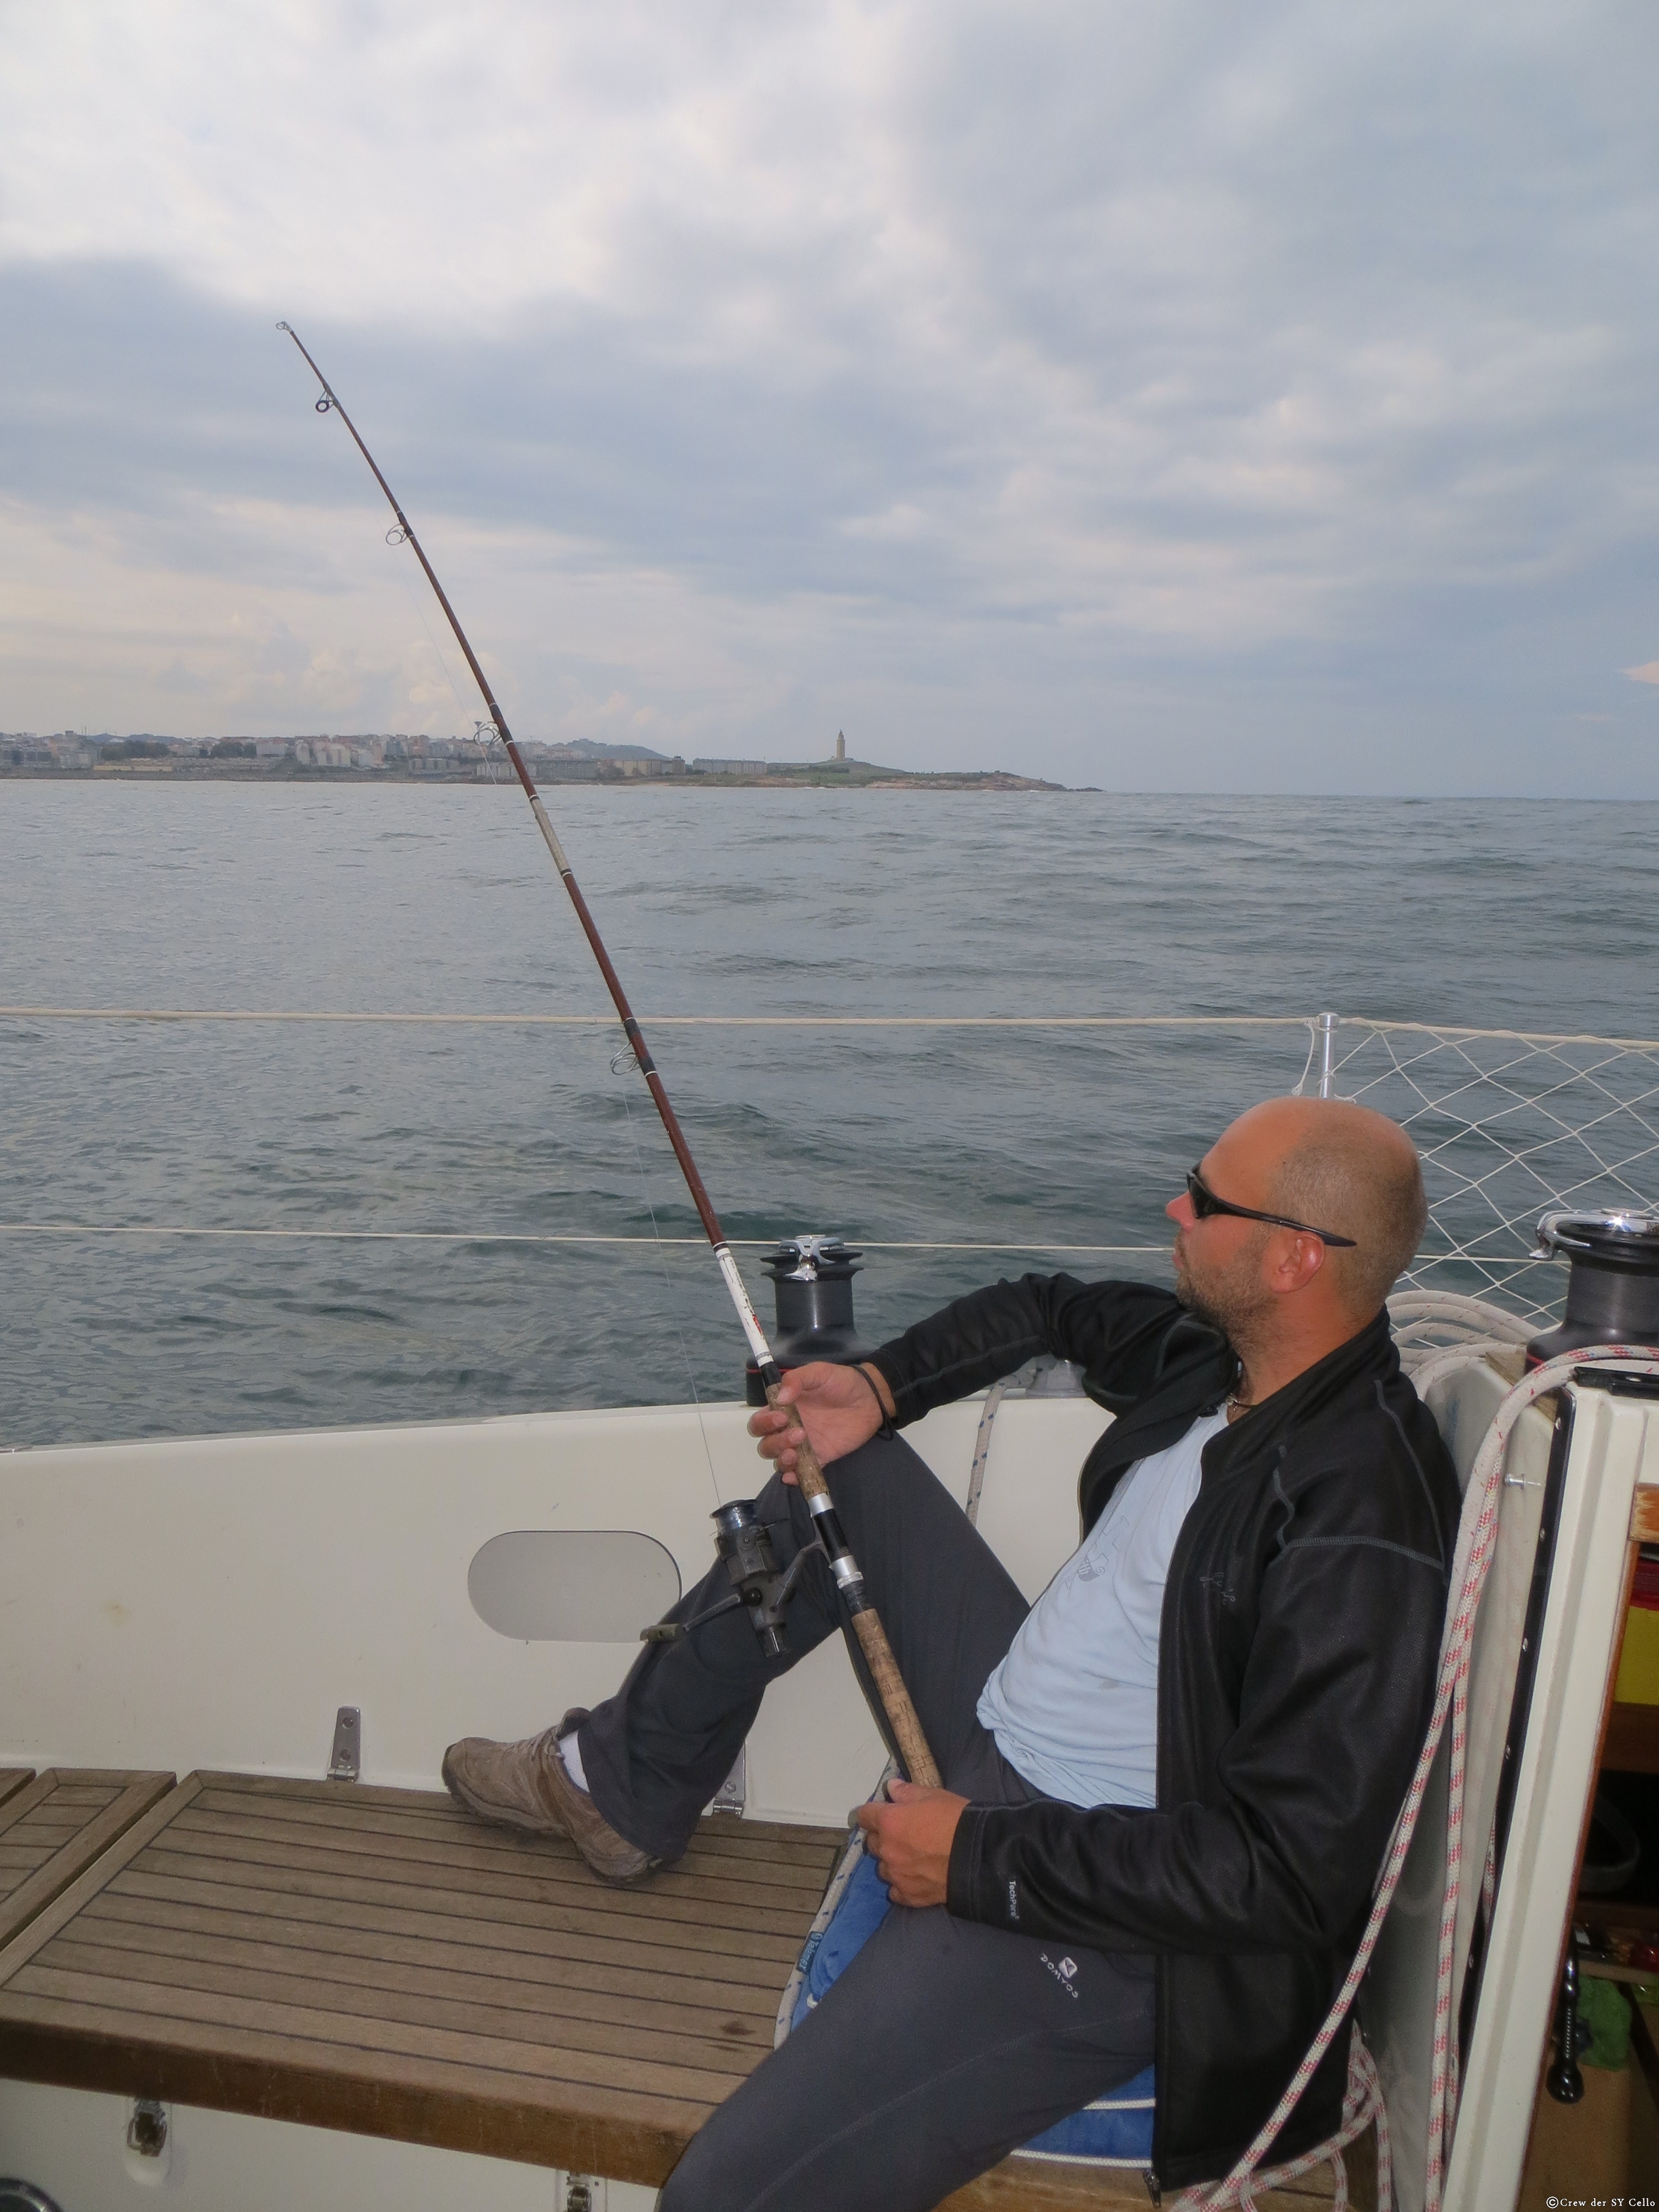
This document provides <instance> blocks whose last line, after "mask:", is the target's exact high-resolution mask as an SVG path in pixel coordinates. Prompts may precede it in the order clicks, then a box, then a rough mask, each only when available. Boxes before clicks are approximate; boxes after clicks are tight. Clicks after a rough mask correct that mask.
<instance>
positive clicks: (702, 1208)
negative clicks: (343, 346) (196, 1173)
mask: <svg viewBox="0 0 1659 2212" xmlns="http://www.w3.org/2000/svg"><path fill="white" fill-rule="evenodd" d="M276 327H277V329H278V330H279V331H287V332H288V335H289V337H291V338H292V339H293V341H294V343H295V345H296V346H298V347H299V349H300V351H301V354H303V355H304V356H305V360H306V363H307V367H308V368H310V370H311V373H312V374H313V376H314V377H315V378H316V380H317V381H318V383H319V385H320V386H321V387H322V394H323V396H322V398H320V399H319V401H318V402H317V412H318V413H319V415H326V414H329V413H330V412H333V413H335V414H337V415H338V416H339V418H340V420H341V421H342V422H343V423H344V424H345V426H346V428H347V429H348V430H349V432H350V433H351V438H352V442H353V444H354V445H355V446H356V448H357V451H358V452H359V453H361V454H362V457H363V459H364V460H366V461H367V462H368V465H369V469H370V471H372V473H373V475H374V481H375V483H377V484H379V486H380V489H381V490H382V491H383V492H384V493H385V494H386V504H387V505H388V506H389V507H391V509H392V513H393V514H395V515H396V516H397V518H398V521H397V527H396V528H395V529H394V530H391V531H388V532H387V533H386V535H387V538H388V539H389V540H390V542H391V543H392V544H394V545H398V544H408V545H410V547H412V549H413V550H414V554H415V558H416V560H417V561H418V562H420V564H421V567H422V570H423V571H424V573H425V575H426V580H427V581H428V584H430V585H431V586H432V589H433V591H434V592H435V594H436V595H437V600H438V605H440V606H441V608H442V609H443V611H444V614H445V617H446V618H447V621H448V623H449V627H450V628H451V629H453V631H454V633H455V641H456V643H457V644H458V645H459V647H460V648H461V651H462V653H464V654H465V657H466V665H467V666H468V667H469V668H470V669H471V671H472V675H473V679H474V681H475V682H476V683H477V686H478V689H479V690H480V691H481V692H482V693H483V702H484V704H485V706H486V707H488V708H489V719H490V720H491V721H492V722H494V724H495V731H496V734H497V736H498V737H499V738H501V744H502V746H503V748H504V749H505V750H506V753H507V758H508V760H509V761H511V763H513V773H514V775H516V776H517V777H518V779H519V781H520V784H521V785H522V786H523V787H524V795H525V797H526V799H528V800H529V802H530V811H531V812H532V814H533V815H534V816H535V817H536V827H537V828H538V829H539V830H540V831H541V833H542V838H543V842H544V843H545V845H546V847H547V849H548V851H549V853H550V854H551V855H552V858H553V865H554V866H555V867H556V869H557V870H558V872H559V875H560V878H561V880H562V883H563V884H564V887H565V890H567V891H568V893H569V895H570V903H571V904H572V906H574V908H575V909H576V919H577V921H580V924H581V926H582V933H583V935H584V936H585V937H586V939H587V942H588V944H589V945H590V946H591V948H592V953H593V957H594V958H595V960H597V961H598V963H599V973H600V975H603V976H604V978H605V988H606V990H608V991H609V992H610V994H611V1004H612V1005H613V1006H615V1007H616V1009H617V1018H618V1019H619V1020H620V1021H621V1023H622V1025H623V1035H624V1036H626V1037H627V1039H628V1042H629V1046H630V1047H631V1048H632V1050H633V1054H634V1057H635V1060H636V1061H637V1062H638V1064H639V1070H640V1073H641V1075H643V1076H644V1078H645V1080H646V1083H647V1087H648V1088H649V1090H650V1092H651V1096H652V1098H653V1101H654V1102H655V1104H656V1109H657V1111H658V1113H659V1115H661V1117H662V1125H663V1127H664V1128H665V1130H666V1131H667V1133H668V1141H669V1143H670V1144H671V1146H673V1148H674V1158H676V1159H677V1160H678V1162H679V1165H680V1173H681V1174H682V1175H683V1176H684V1177H685V1185H686V1188H687V1189H688V1190H689V1191H690V1194H691V1202H692V1204H693V1205H694V1206H696V1209H697V1218H698V1219H699V1220H700V1221H701V1222H702V1225H703V1230H704V1233H705V1234H706V1235H707V1237H708V1241H709V1243H711V1244H712V1245H713V1246H714V1259H715V1261H716V1263H717V1264H718V1266H719V1267H720V1273H721V1275H722V1276H723V1277H724V1278H725V1281H726V1289H727V1290H728V1291H730V1293H731V1296H732V1304H733V1305H734V1306H735V1307H736V1308H737V1310H738V1320H739V1321H740V1322H742V1323H743V1333H744V1336H745V1337H747V1339H748V1340H749V1349H750V1352H752V1353H753V1354H754V1357H755V1364H756V1365H757V1368H758V1369H759V1370H760V1376H761V1381H762V1383H763V1384H764V1386H765V1389H766V1396H767V1401H768V1403H769V1404H770V1405H776V1403H777V1399H778V1388H779V1385H780V1383H781V1381H782V1376H781V1375H780V1373H779V1371H778V1364H777V1362H776V1360H775V1359H774V1358H773V1357H772V1347H771V1346H770V1345H769V1344H768V1342H767V1340H766V1333H765V1331H764V1330H763V1328H762V1327H761V1325H760V1322H759V1320H758V1319H757V1316H756V1313H755V1309H754V1306H753V1304H752V1303H751V1302H750V1296H749V1292H748V1291H747V1290H746V1289H745V1288H744V1280H743V1277H742V1276H741V1275H740V1274H739V1273H738V1263H737V1261H735V1260H734V1259H733V1258H732V1248H731V1247H730V1245H729V1244H727V1243H726V1233H725V1231H723V1230H722V1229H721V1227H720V1220H719V1217H718V1216H717V1215H716V1213H715V1212H714V1204H713V1201H712V1200H710V1198H709V1195H708V1190H707V1188H705V1187H704V1184H703V1180H702V1176H701V1175H699V1174H698V1172H697V1166H696V1161H695V1160H694V1159H693V1158H692V1157H691V1149H690V1146H689V1145H688V1144H687V1143H686V1141H685V1133H684V1130H683V1129H682V1128H681V1127H680V1125H679V1120H678V1116H677V1115H676V1114H675V1112H674V1109H673V1107H672V1106H671V1104H670V1103H669V1098H668V1093H667V1091H665V1089H664V1087H663V1080H662V1077H661V1076H660V1075H659V1073H658V1072H657V1064H656V1062H655V1061H654V1060H653V1059H652V1057H651V1054H650V1053H649V1052H648V1051H647V1048H646V1042H645V1038H644V1036H643V1034H642V1033H641V1029H640V1025H639V1024H638V1022H637V1021H636V1020H635V1018H634V1010H633V1008H632V1007H631V1006H629V1003H628V997H627V994H626V993H625V992H624V991H623V987H622V981H621V979H620V977H619V976H618V975H617V971H616V969H614V968H613V967H612V966H611V955H610V954H609V953H608V952H607V951H605V941H604V939H602V938H601V937H600V935H599V927H598V925H597V924H596V922H595V921H594V920H593V917H592V914H590V913H589V911H588V907H587V901H586V899H585V898H584V897H583V896H582V894H581V890H580V885H579V884H577V881H576V878H575V876H574V873H573V872H572V870H571V866H570V863H569V861H568V860H567V859H566V858H565V854H564V848H563V847H562V845H561V844H560V842H559V840H558V837H557V835H556V832H555V830H554V828H553V824H552V823H551V822H550V820H549V819H548V814H547V809H546V807H545V806H544V805H543V804H542V799H541V794H540V793H539V792H538V790H537V788H536V787H535V784H534V783H533V781H532V780H531V775H530V770H529V769H528V768H527V767H526V765H525V759H524V756H523V754H522V753H521V752H520V750H519V748H518V745H517V744H516V743H515V742H514V739H513V733H512V732H511V731H510V730H509V729H508V728H507V717H506V716H505V715H504V714H502V712H501V708H500V707H499V706H498V705H497V703H496V700H495V693H494V692H493V691H492V690H490V688H489V679H488V678H486V677H485V675H484V672H483V669H482V668H481V667H480V666H479V665H478V659H477V654H476V653H474V652H473V650H472V647H471V645H470V644H469V643H468V642H467V636H466V632H465V630H464V629H462V628H461V625H460V622H459V619H458V617H457V616H456V613H455V610H454V608H453V607H452V606H451V605H450V604H449V598H448V594H447V592H445V590H444V587H443V586H442V585H441V583H440V582H439V581H438V579H437V576H436V574H435V572H434V570H433V567H432V563H431V562H429V561H428V559H427V557H426V553H425V551H424V550H423V548H422V544H421V541H420V539H419V538H417V537H416V535H415V532H414V530H413V528H412V526H410V520H409V517H408V516H407V515H406V514H405V513H404V511H403V509H402V507H399V506H398V501H397V499H396V497H395V496H394V495H393V493H392V487H391V485H390V484H389V483H387V482H386V478H385V477H383V476H382V475H381V473H380V466H379V464H378V463H377V462H376V460H375V459H374V454H373V453H370V452H369V450H368V447H367V446H366V445H365V444H364V443H363V441H362V438H361V437H360V436H359V435H358V431H357V426H356V423H355V422H353V421H352V419H351V417H350V416H349V415H348V414H347V413H346V410H345V409H344V408H343V407H342V406H341V404H340V401H339V398H338V395H337V393H336V392H335V390H334V387H333V386H332V385H331V384H330V382H329V380H328V379H327V378H326V377H325V375H324V374H323V372H322V371H321V369H320V368H318V366H317V364H316V362H314V361H313V360H312V357H311V356H310V354H309V353H307V351H306V348H305V346H304V344H303V343H301V338H300V335H299V332H298V331H295V329H294V328H293V327H292V325H289V324H288V323H278V324H277V325H276ZM795 1479H796V1480H797V1481H798V1482H799V1485H800V1493H801V1496H802V1497H803V1498H805V1500H806V1504H807V1508H808V1510H809V1511H810V1512H811V1516H812V1520H813V1524H814V1526H815V1528H817V1534H818V1541H819V1542H820V1543H821V1544H822V1545H823V1550H824V1554H825V1556H826V1557H827V1559H829V1571H830V1572H831V1574H833V1575H834V1577H835V1578H836V1585H837V1587H838V1588H839V1589H840V1591H841V1594H842V1598H843V1600H844V1601H845V1602H846V1606H847V1609H848V1613H850V1614H851V1616H852V1620H853V1628H854V1633H855V1634H856V1636H857V1637H858V1639H859V1645H860V1650H862V1651H863V1654H864V1658H865V1663H866V1666H867V1667H868V1668H869V1669H870V1673H871V1675H872V1678H873V1680H874V1681H875V1685H876V1690H877V1693H878V1696H879V1697H880V1699H881V1702H882V1707H883V1710H884V1711H885V1713H886V1715H887V1720H888V1724H889V1726H890V1728H891V1729H892V1731H893V1738H894V1741H895V1743H896V1746H897V1747H898V1753H899V1756H900V1758H901V1759H902V1760H903V1762H904V1765H905V1767H906V1770H907V1771H908V1774H909V1777H910V1779H911V1780H912V1781H913V1782H920V1783H923V1784H927V1785H928V1786H930V1787H932V1788H934V1789H937V1788H938V1787H939V1769H938V1767H937V1766H936V1765H934V1763H933V1753H932V1752H931V1751H929V1749H928V1747H927V1737H926V1736H925V1735H923V1733H922V1728H921V1721H920V1719H919V1718H918V1717H917V1714H916V1709H915V1705H913V1704H912V1703H911V1701H910V1693H909V1692H908V1690H907V1689H906V1688H905V1686H904V1678H903V1676H902V1674H900V1673H899V1669H898V1662H897V1661H896V1659H895V1658H894V1656H893V1648H892V1646H891V1644H889V1643H888V1641H887V1632H886V1631H885V1629H884V1628H883V1626H882V1625H881V1617H880V1615H879V1614H878V1613H877V1611H876V1609H875V1607H873V1606H872V1604H871V1602H870V1600H869V1597H868V1595H866V1590H865V1586H864V1577H863V1575H862V1574H861V1573H860V1571H859V1565H858V1561H857V1560H856V1559H854V1557H853V1554H852V1553H851V1551H850V1550H849V1549H848V1544H847V1539H846V1537H845V1535H844V1534H842V1527H841V1522H839V1521H838V1520H837V1518H836V1509H835V1506H834V1504H833V1503H832V1502H831V1499H830V1496H829V1484H828V1483H827V1482H826V1481H825V1480H824V1479H823V1468H821V1467H820V1466H819V1464H818V1458H817V1453H816V1452H815V1451H814V1450H813V1449H812V1447H811V1443H809V1442H808V1440H807V1438H806V1435H805V1426H804V1425H803V1428H802V1435H801V1441H800V1443H799V1446H798V1448H797V1449H796V1453H795Z"/></svg>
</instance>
